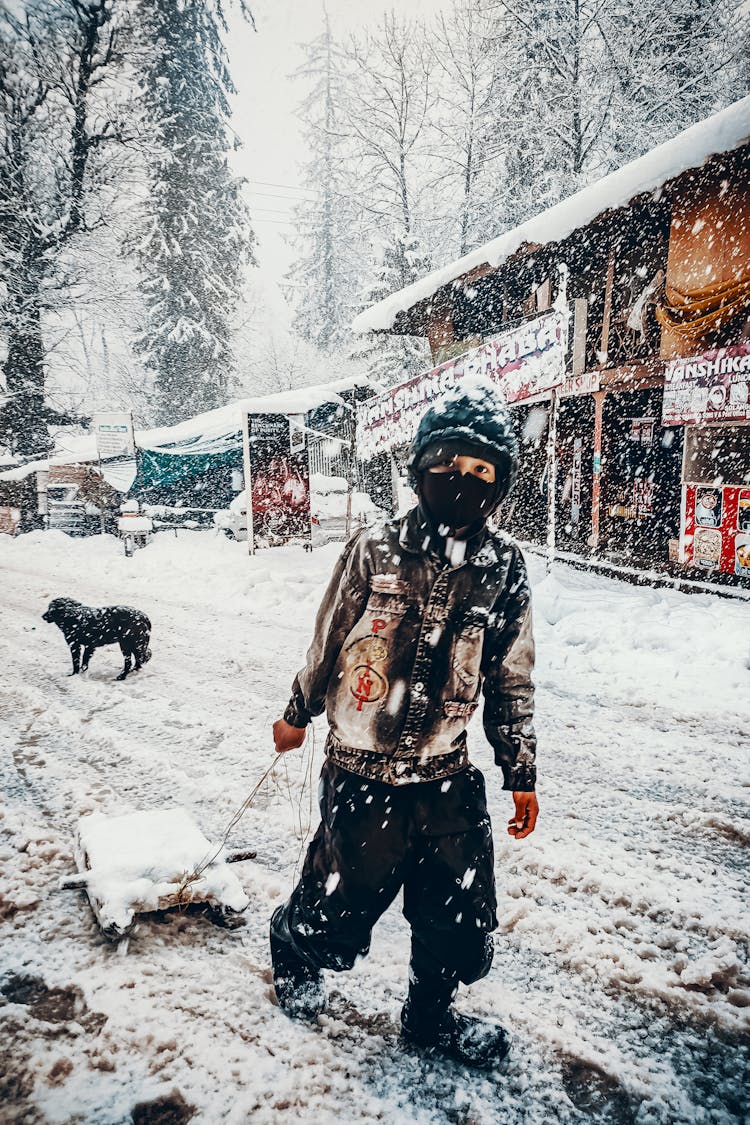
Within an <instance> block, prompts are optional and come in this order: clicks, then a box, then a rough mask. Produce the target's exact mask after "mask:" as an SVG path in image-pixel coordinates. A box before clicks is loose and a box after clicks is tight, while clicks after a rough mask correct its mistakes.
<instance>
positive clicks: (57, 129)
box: [0, 0, 129, 454]
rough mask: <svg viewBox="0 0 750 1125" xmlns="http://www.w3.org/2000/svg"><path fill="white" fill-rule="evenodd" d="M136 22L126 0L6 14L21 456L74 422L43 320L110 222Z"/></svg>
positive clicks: (3, 165)
mask: <svg viewBox="0 0 750 1125" xmlns="http://www.w3.org/2000/svg"><path fill="white" fill-rule="evenodd" d="M128 16H129V9H128V5H127V3H126V2H124V0H120V2H118V0H86V2H85V3H84V2H83V0H38V2H35V3H34V4H33V5H32V4H29V5H28V6H27V7H26V9H21V8H20V7H19V8H15V9H14V11H11V10H10V9H9V8H4V9H3V10H2V11H0V267H1V271H2V278H1V280H0V300H1V302H2V329H3V333H4V336H5V340H6V357H5V361H4V364H3V378H4V383H5V388H4V398H3V402H2V406H1V407H0V441H2V442H4V443H5V444H7V445H8V446H9V447H10V448H11V449H12V450H13V451H15V452H18V453H21V454H34V453H44V452H46V451H47V450H48V449H49V447H50V437H49V430H48V426H49V424H50V423H52V424H54V423H65V422H68V421H70V420H71V418H70V417H69V416H68V415H67V414H66V413H64V412H62V413H61V412H60V411H58V410H55V409H54V408H53V406H52V405H51V404H50V403H49V402H48V400H47V398H46V395H45V379H46V360H47V355H46V347H47V345H46V342H45V338H44V316H45V312H46V311H47V310H48V309H50V308H59V307H60V306H61V304H63V303H64V302H65V301H66V299H67V300H69V299H70V296H71V291H72V290H73V289H74V287H75V285H76V283H77V282H78V281H79V280H80V271H79V270H77V268H76V259H75V254H74V251H75V250H76V249H77V248H79V247H80V246H82V245H83V244H85V242H86V240H87V239H88V238H90V236H91V232H92V231H94V230H96V228H97V227H101V226H103V225H105V224H106V223H107V222H108V220H109V218H110V216H109V214H108V209H109V208H110V207H111V205H112V199H113V190H112V189H113V184H114V182H115V181H116V179H117V175H118V173H119V171H120V168H119V164H118V161H117V159H116V158H115V156H114V155H113V149H114V148H116V147H117V143H118V142H119V141H121V140H123V139H124V125H123V116H124V115H123V113H122V105H121V104H120V100H119V98H120V93H119V92H118V91H117V90H116V86H115V83H114V81H113V72H114V71H115V69H116V68H117V67H118V66H119V64H120V62H121V49H122V41H123V37H124V36H125V35H126V34H127V21H128Z"/></svg>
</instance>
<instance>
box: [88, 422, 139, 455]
mask: <svg viewBox="0 0 750 1125" xmlns="http://www.w3.org/2000/svg"><path fill="white" fill-rule="evenodd" d="M91 428H92V429H93V431H94V436H95V438H96V451H97V454H98V456H99V460H100V461H108V460H109V459H110V458H112V457H134V456H135V436H134V434H133V416H132V414H130V413H129V412H128V411H125V410H109V411H101V412H99V413H98V414H94V415H93V417H92V419H91Z"/></svg>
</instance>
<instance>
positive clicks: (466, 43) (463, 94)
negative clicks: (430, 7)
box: [428, 0, 498, 255]
mask: <svg viewBox="0 0 750 1125" xmlns="http://www.w3.org/2000/svg"><path fill="white" fill-rule="evenodd" d="M488 28H489V21H488V19H487V16H486V13H485V11H484V0H457V3H456V4H455V5H454V7H453V9H452V10H450V11H448V12H443V13H441V14H440V16H439V17H438V19H437V22H436V26H435V27H434V28H433V29H431V33H430V35H429V36H428V43H429V47H430V50H431V54H432V58H433V61H434V69H433V77H434V86H435V92H436V101H435V104H434V106H433V111H432V113H431V114H430V130H431V133H432V148H433V157H432V165H433V176H434V187H435V195H436V198H437V199H439V201H440V209H441V211H442V212H443V213H446V214H447V216H448V217H449V218H450V220H451V221H450V223H449V224H448V228H447V233H448V238H449V240H450V245H451V248H453V247H455V253H456V254H458V255H462V254H465V253H466V252H467V251H468V250H469V249H471V247H473V246H476V245H477V244H478V243H481V242H484V241H486V239H488V238H490V237H491V236H492V234H491V231H490V232H489V233H488V228H491V227H492V224H493V220H494V222H495V223H496V222H497V216H496V215H493V210H494V207H493V203H494V200H495V196H496V194H497V192H496V180H497V172H498V162H497V160H496V159H493V156H494V152H496V146H494V145H493V144H492V143H491V138H490V133H491V130H492V124H493V123H492V115H491V112H490V110H491V104H492V102H491V98H492V94H493V77H494V75H493V55H492V51H491V50H489V49H488V47H489V44H488V40H487V34H488ZM488 142H489V143H488ZM435 233H436V232H434V233H433V239H432V241H433V244H434V242H435ZM447 249H448V247H446V250H447Z"/></svg>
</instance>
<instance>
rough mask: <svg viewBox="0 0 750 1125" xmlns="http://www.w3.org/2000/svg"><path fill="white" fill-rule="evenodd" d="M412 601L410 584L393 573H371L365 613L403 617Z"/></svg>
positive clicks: (412, 595)
mask: <svg viewBox="0 0 750 1125" xmlns="http://www.w3.org/2000/svg"><path fill="white" fill-rule="evenodd" d="M413 602H414V593H413V590H412V588H411V585H410V584H409V583H408V582H404V581H403V579H401V578H397V577H396V576H395V575H393V574H373V576H372V578H371V579H370V596H369V598H368V599H367V606H366V609H365V612H366V613H372V614H373V616H377V615H381V616H384V617H403V615H404V614H405V613H406V611H407V609H408V608H409V606H410V605H412V604H413Z"/></svg>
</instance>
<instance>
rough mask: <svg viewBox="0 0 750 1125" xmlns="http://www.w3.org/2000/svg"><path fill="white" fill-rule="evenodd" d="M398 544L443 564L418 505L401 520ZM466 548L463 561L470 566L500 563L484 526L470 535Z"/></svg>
mask: <svg viewBox="0 0 750 1125" xmlns="http://www.w3.org/2000/svg"><path fill="white" fill-rule="evenodd" d="M398 542H399V546H401V547H403V549H404V550H405V551H409V552H410V553H411V554H414V555H420V554H427V555H431V556H433V557H434V558H436V559H438V560H440V562H441V563H443V562H444V559H443V556H442V554H441V552H440V547H439V544H438V543H437V542H436V533H435V532H434V530H433V529H432V527H431V526H430V523H429V522H428V520H427V517H426V516H425V514H424V512H423V511H422V508H421V506H420V505H417V507H416V508H412V510H411V511H410V512H408V513H407V514H406V515H405V516H404V517H403V519H402V520H401V524H400V527H399V535H398ZM466 547H467V549H466V560H465V561H466V562H467V563H471V564H472V566H481V567H488V566H496V565H497V563H499V561H500V559H499V557H498V553H497V550H496V548H495V544H494V543H493V541H492V536H491V535H490V532H489V531H488V530H487V527H486V526H485V527H482V529H481V531H478V532H477V533H476V535H472V537H471V539H469V540H468V542H467V545H466Z"/></svg>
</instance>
